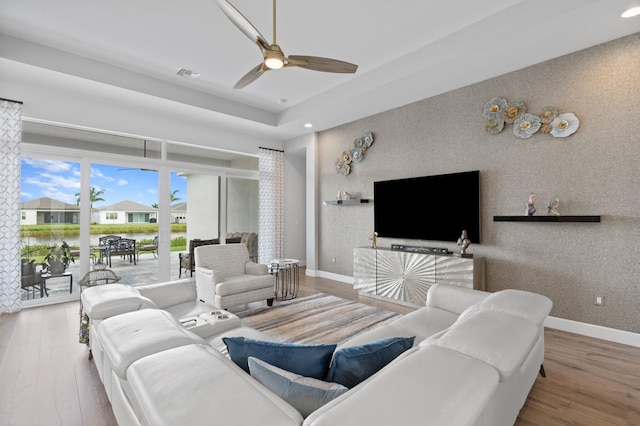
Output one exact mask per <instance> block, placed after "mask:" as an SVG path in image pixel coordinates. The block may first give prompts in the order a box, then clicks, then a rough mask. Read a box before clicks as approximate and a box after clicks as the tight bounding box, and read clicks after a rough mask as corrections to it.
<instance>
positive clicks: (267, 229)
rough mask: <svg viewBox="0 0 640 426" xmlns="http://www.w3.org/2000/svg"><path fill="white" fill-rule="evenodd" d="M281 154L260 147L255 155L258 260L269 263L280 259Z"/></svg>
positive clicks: (281, 226) (282, 180) (282, 166)
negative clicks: (257, 201)
mask: <svg viewBox="0 0 640 426" xmlns="http://www.w3.org/2000/svg"><path fill="white" fill-rule="evenodd" d="M283 186H284V153H283V152H282V151H275V150H272V149H267V148H260V151H259V156H258V198H259V217H258V221H259V224H258V232H259V233H258V259H259V262H260V263H269V262H270V261H272V260H273V259H278V258H281V257H282V249H283V248H282V246H283V224H284V220H283V212H284V205H283V198H284V190H283Z"/></svg>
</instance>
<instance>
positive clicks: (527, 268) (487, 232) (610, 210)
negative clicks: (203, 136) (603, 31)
mask: <svg viewBox="0 0 640 426" xmlns="http://www.w3.org/2000/svg"><path fill="white" fill-rule="evenodd" d="M539 48H543V47H539ZM638 52H640V33H636V34H633V35H631V36H628V37H625V38H622V39H619V40H614V41H612V42H609V43H606V44H603V45H599V46H595V47H593V48H590V49H587V50H584V51H580V52H577V53H574V54H571V55H568V56H565V57H561V58H558V59H555V60H552V61H548V62H545V63H541V64H538V65H535V66H532V67H529V68H526V69H523V70H519V71H516V72H512V73H509V74H506V75H503V76H500V77H497V78H493V79H490V80H487V81H484V82H481V83H478V84H474V85H472V86H468V87H465V88H462V89H459V90H455V91H452V92H448V93H444V94H442V95H439V96H436V97H433V98H429V99H425V100H423V101H420V102H416V103H414V104H410V105H407V106H404V107H401V108H397V109H394V110H391V111H388V112H385V113H382V114H378V115H374V116H371V117H368V118H365V119H362V120H358V121H356V122H353V123H349V124H346V125H343V126H340V127H337V128H334V129H330V130H327V131H324V132H321V133H320V134H319V136H318V149H319V152H318V168H319V171H318V175H319V176H318V179H319V204H320V207H319V212H318V218H319V221H318V232H319V235H320V237H319V242H318V256H319V267H318V269H319V270H322V271H327V272H330V273H335V274H341V275H345V276H352V275H353V260H352V258H353V247H358V246H366V245H367V244H368V240H367V238H368V236H369V235H370V234H371V233H372V232H373V231H374V229H373V205H359V206H341V207H337V206H324V205H321V200H327V199H335V196H336V193H337V192H338V191H339V190H343V191H348V192H351V193H355V194H358V195H359V196H361V197H364V198H373V182H374V181H376V180H385V179H397V178H403V177H413V176H423V175H434V174H442V173H452V172H460V171H468V170H480V173H481V191H482V195H481V201H482V208H481V210H482V212H481V214H482V244H481V245H477V244H476V245H472V246H471V247H470V251H471V252H472V253H474V254H475V255H476V256H485V257H486V258H487V276H486V278H487V289H488V290H489V291H497V290H501V289H506V288H515V289H523V290H529V291H533V292H537V293H541V294H544V295H546V296H548V297H549V298H551V300H553V303H554V307H553V310H552V312H551V315H552V316H555V317H559V318H564V319H569V320H575V321H579V322H584V323H590V324H596V325H601V326H605V327H612V328H616V329H620V330H627V331H631V332H640V315H638V309H639V308H640V289H639V288H638V286H639V285H640V282H639V281H640V243H639V235H638V230H639V229H638V224H639V223H640V201H639V198H640V136H639V135H640V120H639V118H640V79H639V77H640V74H639V71H638V70H640V55H639V54H638ZM496 54H497V55H508V54H526V51H523V52H501V51H500V50H499V48H496ZM487 60H491V58H487ZM468 72H470V73H472V72H473V70H472V69H470V70H469V71H468ZM494 97H503V98H506V99H507V100H511V101H516V100H522V101H524V102H525V104H526V105H527V107H528V111H529V112H533V113H537V112H538V111H539V110H540V109H541V108H542V107H545V106H548V105H553V106H556V107H557V108H558V109H559V110H560V112H573V113H574V114H576V116H577V117H578V118H579V119H580V128H579V129H578V131H577V132H576V133H575V134H574V135H572V136H570V137H567V138H554V137H552V136H550V135H545V134H541V133H536V134H535V135H533V137H531V138H529V139H520V138H518V137H516V136H515V135H514V134H513V132H512V128H513V125H506V126H505V130H504V131H503V132H502V133H499V134H498V135H489V134H488V133H486V132H485V130H484V125H485V118H484V117H483V115H482V108H483V106H484V104H485V103H486V102H487V101H488V100H490V99H491V98H494ZM367 131H371V132H373V133H374V136H375V142H374V145H373V146H372V147H371V148H370V149H369V150H368V151H367V153H366V155H365V157H364V160H363V161H362V163H360V164H356V165H355V166H354V167H353V170H352V172H351V174H350V175H348V176H342V175H339V174H337V173H336V172H335V170H334V167H333V164H334V161H335V159H336V158H337V157H338V156H339V155H340V153H342V151H343V150H345V149H349V148H351V147H352V145H353V140H354V139H356V138H357V137H359V136H360V135H362V134H363V133H364V132H367ZM532 191H533V192H535V193H536V194H537V204H536V206H537V208H538V214H545V213H546V209H545V208H546V205H547V203H548V201H549V200H550V199H551V198H553V197H556V196H557V197H559V198H560V200H561V204H560V213H561V214H565V215H602V222H601V223H502V222H493V216H494V215H521V214H523V212H524V204H525V202H526V200H527V196H528V194H529V193H530V192H532ZM434 201H435V200H429V199H425V200H417V199H414V200H398V204H397V205H398V220H420V209H421V208H422V207H421V204H422V203H423V202H424V203H426V204H427V205H429V203H431V202H434ZM374 202H375V201H374ZM395 242H402V243H404V244H414V245H425V246H429V245H433V246H445V247H448V248H450V249H451V250H455V249H457V247H456V245H455V243H442V242H425V241H420V242H416V241H411V240H388V239H380V240H379V241H378V245H379V246H389V245H391V244H392V243H395ZM334 258H335V262H334V261H333V259H334ZM596 295H603V296H605V305H604V306H595V304H594V299H595V296H596Z"/></svg>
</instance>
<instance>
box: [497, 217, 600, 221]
mask: <svg viewBox="0 0 640 426" xmlns="http://www.w3.org/2000/svg"><path fill="white" fill-rule="evenodd" d="M493 221H494V222H600V216H494V217H493Z"/></svg>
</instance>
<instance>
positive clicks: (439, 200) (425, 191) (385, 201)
mask: <svg viewBox="0 0 640 426" xmlns="http://www.w3.org/2000/svg"><path fill="white" fill-rule="evenodd" d="M373 211H374V226H375V227H374V229H375V231H376V232H377V233H378V236H379V237H382V238H405V239H411V240H431V241H453V242H456V241H457V240H458V238H459V237H460V234H461V233H462V230H464V229H466V230H467V236H468V237H469V239H470V240H471V242H472V243H473V244H479V243H480V172H479V171H477V170H476V171H470V172H462V173H451V174H445V175H434V176H422V177H415V178H408V179H396V180H386V181H379V182H374V183H373Z"/></svg>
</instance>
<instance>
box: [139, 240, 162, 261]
mask: <svg viewBox="0 0 640 426" xmlns="http://www.w3.org/2000/svg"><path fill="white" fill-rule="evenodd" d="M142 252H147V253H152V254H153V257H157V256H156V255H157V254H158V236H157V235H156V236H155V237H153V244H145V245H143V246H140V247H139V248H138V260H140V253H142Z"/></svg>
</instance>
